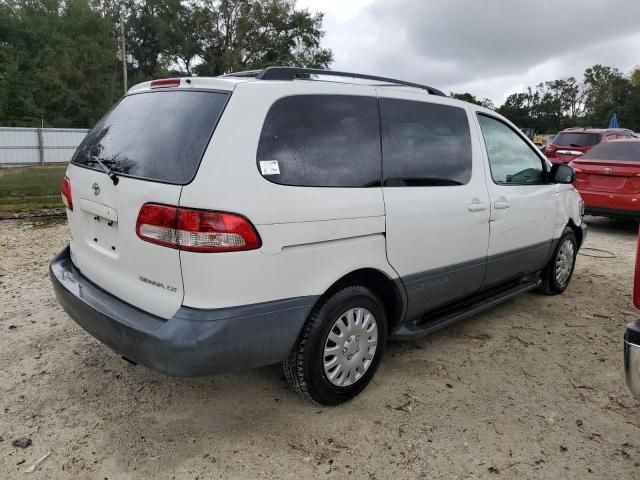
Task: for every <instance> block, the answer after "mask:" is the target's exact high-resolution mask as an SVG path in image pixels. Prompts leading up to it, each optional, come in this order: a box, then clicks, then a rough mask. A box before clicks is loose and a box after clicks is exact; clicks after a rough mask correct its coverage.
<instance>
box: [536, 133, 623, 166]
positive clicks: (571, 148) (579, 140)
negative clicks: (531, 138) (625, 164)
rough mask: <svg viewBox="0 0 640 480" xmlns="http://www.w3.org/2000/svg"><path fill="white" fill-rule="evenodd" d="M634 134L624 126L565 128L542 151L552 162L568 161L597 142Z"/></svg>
mask: <svg viewBox="0 0 640 480" xmlns="http://www.w3.org/2000/svg"><path fill="white" fill-rule="evenodd" d="M634 136H635V134H634V133H633V132H632V131H631V130H627V129H624V128H606V129H602V128H567V129H565V130H562V131H561V132H560V133H558V135H556V137H555V138H554V139H553V141H552V142H551V143H550V144H549V145H547V147H546V148H545V151H544V153H545V155H546V156H547V158H548V159H549V160H550V161H551V162H552V163H569V162H571V161H572V160H575V159H576V158H578V157H579V156H580V155H583V154H585V153H587V152H588V151H589V150H591V149H592V148H593V147H594V146H596V145H598V144H599V143H602V142H610V141H612V140H617V139H620V138H623V139H624V138H633V137H634Z"/></svg>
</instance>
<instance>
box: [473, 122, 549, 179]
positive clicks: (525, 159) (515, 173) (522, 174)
mask: <svg viewBox="0 0 640 480" xmlns="http://www.w3.org/2000/svg"><path fill="white" fill-rule="evenodd" d="M478 121H479V122H480V129H481V130H482V135H483V137H484V143H485V145H486V147H487V155H488V157H489V166H490V168H491V176H492V177H493V181H494V182H495V183H498V184H509V183H515V184H527V183H533V184H535V183H543V182H544V181H545V174H544V171H543V169H542V159H541V158H540V157H539V156H538V155H536V153H535V152H534V151H533V150H532V148H531V147H530V146H529V145H527V143H525V141H524V140H523V139H522V138H521V137H520V136H519V135H518V134H517V133H515V132H514V131H513V130H512V129H511V128H509V127H508V126H507V125H506V124H504V123H502V122H501V121H500V120H497V119H495V118H493V117H489V116H487V115H482V114H478Z"/></svg>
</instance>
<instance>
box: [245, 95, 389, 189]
mask: <svg viewBox="0 0 640 480" xmlns="http://www.w3.org/2000/svg"><path fill="white" fill-rule="evenodd" d="M257 160H258V171H260V172H261V174H262V175H263V176H264V178H266V179H267V180H269V181H271V182H274V183H278V184H281V185H296V186H306V187H371V186H380V181H381V176H382V174H381V168H382V167H381V164H382V162H381V159H380V127H379V120H378V105H377V100H376V98H375V97H358V96H348V95H297V96H291V97H285V98H281V99H280V100H278V101H276V102H275V103H274V104H273V105H272V106H271V109H270V110H269V113H268V114H267V117H266V119H265V122H264V126H263V127H262V134H261V135H260V143H259V145H258V154H257ZM276 162H277V163H276Z"/></svg>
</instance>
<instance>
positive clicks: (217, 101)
mask: <svg viewBox="0 0 640 480" xmlns="http://www.w3.org/2000/svg"><path fill="white" fill-rule="evenodd" d="M228 98H229V95H228V94H226V93H217V92H194V91H175V90H174V91H163V92H150V93H140V94H135V95H129V96H127V97H124V98H123V99H122V100H121V101H120V102H119V103H117V104H116V105H115V107H114V108H112V109H111V111H109V112H108V113H107V114H106V115H105V116H104V117H103V118H102V119H101V120H100V121H99V122H98V123H97V124H96V126H95V127H93V130H91V131H90V132H89V134H88V135H87V136H86V137H85V139H84V141H83V142H82V143H81V144H80V146H79V147H78V150H77V151H76V153H75V154H74V156H73V159H72V160H71V162H72V163H74V164H76V165H81V166H84V167H89V168H93V169H96V170H101V167H100V165H99V164H98V162H97V161H96V158H99V159H100V160H101V161H102V162H103V163H104V164H105V165H107V166H109V168H111V169H112V170H113V171H114V172H116V173H119V174H122V175H127V176H131V177H137V178H143V179H148V180H155V181H159V182H164V183H174V184H180V185H184V184H187V183H189V182H190V181H191V180H193V177H194V176H195V174H196V172H197V170H198V166H199V165H200V160H201V159H202V155H203V154H204V151H205V149H206V148H207V145H208V144H209V140H210V138H211V134H212V133H213V130H214V129H215V127H216V124H217V123H218V119H219V118H220V115H221V114H222V111H223V109H224V107H225V105H226V103H227V99H228Z"/></svg>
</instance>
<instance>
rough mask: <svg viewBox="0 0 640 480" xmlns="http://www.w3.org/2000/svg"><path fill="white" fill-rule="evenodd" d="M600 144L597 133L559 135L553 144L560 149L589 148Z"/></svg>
mask: <svg viewBox="0 0 640 480" xmlns="http://www.w3.org/2000/svg"><path fill="white" fill-rule="evenodd" d="M598 143H600V135H599V134H597V133H559V134H558V135H557V136H556V138H554V139H553V144H554V145H558V146H561V147H591V146H593V145H597V144H598Z"/></svg>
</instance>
